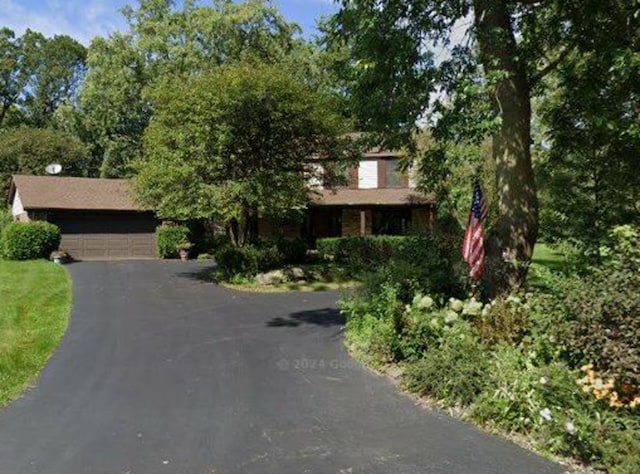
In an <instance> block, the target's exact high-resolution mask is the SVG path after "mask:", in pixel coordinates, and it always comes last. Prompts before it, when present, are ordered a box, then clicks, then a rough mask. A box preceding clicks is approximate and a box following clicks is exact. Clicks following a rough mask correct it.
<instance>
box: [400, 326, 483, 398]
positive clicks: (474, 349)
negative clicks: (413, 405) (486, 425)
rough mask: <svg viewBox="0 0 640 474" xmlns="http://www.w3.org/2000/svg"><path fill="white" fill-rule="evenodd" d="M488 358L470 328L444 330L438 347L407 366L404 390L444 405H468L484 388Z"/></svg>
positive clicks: (428, 350)
mask: <svg viewBox="0 0 640 474" xmlns="http://www.w3.org/2000/svg"><path fill="white" fill-rule="evenodd" d="M487 368H488V355H487V352H486V348H485V347H484V346H483V345H482V344H481V343H480V341H479V340H478V338H477V337H476V336H475V335H474V334H473V331H472V330H471V327H470V326H469V325H468V324H467V323H465V322H459V323H458V324H456V325H454V326H452V327H451V328H449V329H448V330H446V331H445V333H444V336H443V338H442V340H441V342H440V344H439V345H438V346H432V347H431V348H428V349H427V351H426V352H425V354H424V357H423V358H422V359H421V360H419V361H418V362H415V363H413V364H412V365H410V366H409V370H408V371H407V378H406V382H407V388H409V390H412V391H414V392H417V393H419V394H421V395H430V396H433V397H435V398H437V399H438V400H440V401H441V402H443V403H444V404H445V405H448V406H453V405H457V404H460V405H463V406H466V405H469V404H470V403H471V402H473V400H474V399H475V398H476V397H477V396H478V394H479V393H480V392H482V390H483V389H484V388H485V387H486V383H487V373H486V372H487Z"/></svg>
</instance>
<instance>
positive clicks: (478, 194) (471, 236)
mask: <svg viewBox="0 0 640 474" xmlns="http://www.w3.org/2000/svg"><path fill="white" fill-rule="evenodd" d="M487 212H488V208H487V201H485V199H484V194H483V193H482V188H481V187H480V183H479V182H477V181H476V183H475V184H474V185H473V200H472V202H471V210H470V211H469V221H468V222H467V230H466V231H465V233H464V241H463V243H462V258H463V259H464V261H465V262H467V263H468V264H469V276H470V277H471V279H473V280H479V279H480V278H482V274H483V273H484V229H483V228H482V222H483V221H484V219H485V217H487Z"/></svg>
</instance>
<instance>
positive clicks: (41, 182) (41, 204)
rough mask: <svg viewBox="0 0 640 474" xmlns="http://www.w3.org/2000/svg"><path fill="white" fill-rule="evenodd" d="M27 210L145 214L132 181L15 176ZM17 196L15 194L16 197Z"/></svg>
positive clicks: (14, 178)
mask: <svg viewBox="0 0 640 474" xmlns="http://www.w3.org/2000/svg"><path fill="white" fill-rule="evenodd" d="M12 189H16V190H17V191H18V193H19V195H20V200H21V201H22V205H23V207H24V208H25V209H69V210H95V211H98V210H99V211H144V210H146V209H145V208H144V207H143V206H141V205H140V204H138V203H137V202H136V200H135V194H134V191H133V183H132V181H130V180H128V179H98V178H71V177H64V176H25V175H15V176H13V184H12ZM12 194H13V193H12Z"/></svg>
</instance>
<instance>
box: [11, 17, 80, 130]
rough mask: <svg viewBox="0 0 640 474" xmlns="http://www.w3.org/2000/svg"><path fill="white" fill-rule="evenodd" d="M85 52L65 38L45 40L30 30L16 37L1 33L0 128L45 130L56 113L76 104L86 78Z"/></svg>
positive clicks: (71, 39)
mask: <svg viewBox="0 0 640 474" xmlns="http://www.w3.org/2000/svg"><path fill="white" fill-rule="evenodd" d="M85 56H86V50H85V48H84V46H82V45H81V44H80V43H78V42H77V41H76V40H74V39H73V38H71V37H69V36H66V35H59V36H54V37H52V38H45V37H44V36H43V35H42V34H41V33H38V32H35V31H31V30H27V31H26V32H25V33H24V34H23V35H22V36H19V37H16V35H15V33H14V32H13V31H12V30H10V29H9V28H2V29H1V30H0V57H1V58H2V61H0V128H2V127H3V126H5V125H6V122H5V119H6V118H7V117H10V116H11V114H13V117H10V118H11V123H9V125H18V124H21V123H22V124H29V125H32V126H36V127H43V126H46V125H48V124H49V123H50V121H51V119H52V117H53V114H54V112H55V111H56V109H57V108H58V107H59V106H60V105H61V104H63V103H64V102H65V101H69V102H73V101H74V100H75V98H76V95H77V92H78V88H79V86H80V83H81V81H82V79H83V77H84V67H85Z"/></svg>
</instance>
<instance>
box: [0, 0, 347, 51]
mask: <svg viewBox="0 0 640 474" xmlns="http://www.w3.org/2000/svg"><path fill="white" fill-rule="evenodd" d="M202 3H203V4H205V5H206V4H207V3H209V2H207V1H203V2H202ZM272 3H273V4H275V5H276V6H277V7H278V8H279V9H280V11H281V12H282V14H283V15H284V17H285V18H286V19H287V20H289V21H292V22H295V23H298V24H299V25H300V27H301V28H302V31H303V35H304V36H305V37H307V38H311V37H312V36H313V35H314V33H315V32H316V29H315V24H316V20H317V19H318V18H320V17H321V16H323V15H329V14H331V13H332V12H334V11H336V10H337V5H336V4H335V3H334V2H333V0H272ZM127 4H131V5H135V4H137V2H136V1H135V0H0V27H8V28H11V29H12V30H13V31H15V32H16V34H18V35H20V34H22V33H23V32H24V31H25V30H26V29H27V28H30V29H32V30H35V31H39V32H41V33H43V34H44V35H45V36H53V35H56V34H66V35H69V36H71V37H72V38H75V39H76V40H78V41H79V42H81V43H83V44H84V45H87V46H88V45H89V43H90V41H91V38H93V37H94V36H108V35H109V33H112V32H114V31H118V30H121V31H122V30H125V29H126V25H125V22H124V20H123V17H122V15H121V14H120V13H119V11H118V9H119V8H121V7H123V6H125V5H127Z"/></svg>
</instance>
